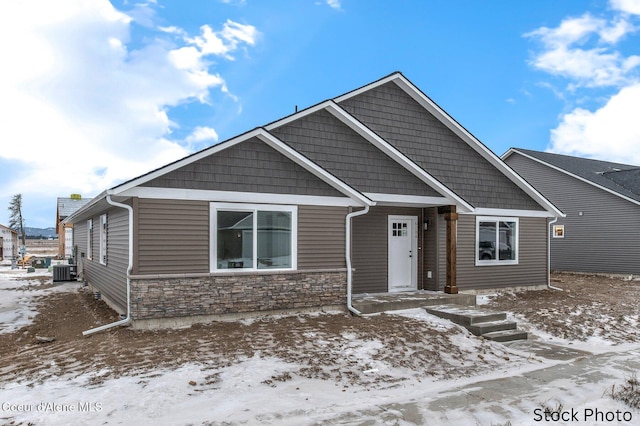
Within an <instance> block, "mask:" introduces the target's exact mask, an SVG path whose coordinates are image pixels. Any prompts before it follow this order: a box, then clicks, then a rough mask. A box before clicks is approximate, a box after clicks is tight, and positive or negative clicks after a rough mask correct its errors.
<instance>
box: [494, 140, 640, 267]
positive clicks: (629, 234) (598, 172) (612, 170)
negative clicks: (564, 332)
mask: <svg viewBox="0 0 640 426" xmlns="http://www.w3.org/2000/svg"><path fill="white" fill-rule="evenodd" d="M503 159H504V161H505V162H506V163H507V164H508V165H509V166H511V167H512V168H513V169H514V170H515V171H516V172H518V173H519V174H520V175H521V176H522V177H524V178H525V179H526V180H527V181H528V182H530V183H531V184H532V185H533V186H534V187H535V188H536V189H537V190H539V191H540V192H541V193H542V194H543V195H544V196H545V197H546V198H547V199H549V200H551V201H552V202H553V203H554V205H556V206H557V207H558V208H559V209H561V210H562V211H563V212H564V213H566V217H564V218H559V219H558V221H557V222H555V223H554V224H553V225H552V226H553V234H552V238H551V268H552V269H553V270H558V271H576V272H602V273H620V274H640V262H639V261H638V259H640V167H638V166H633V165H629V164H619V163H611V162H608V161H599V160H591V159H586V158H578V157H572V156H568V155H559V154H551V153H548V152H539V151H532V150H526V149H520V148H512V149H510V150H509V151H507V152H506V153H505V154H504V155H503Z"/></svg>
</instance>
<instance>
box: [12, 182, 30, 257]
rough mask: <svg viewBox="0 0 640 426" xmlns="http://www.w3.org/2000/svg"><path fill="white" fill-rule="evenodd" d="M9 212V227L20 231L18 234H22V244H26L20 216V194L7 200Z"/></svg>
mask: <svg viewBox="0 0 640 426" xmlns="http://www.w3.org/2000/svg"><path fill="white" fill-rule="evenodd" d="M9 212H10V213H11V215H10V216H9V228H11V229H14V230H16V231H18V232H20V235H22V245H23V246H26V245H27V243H26V241H25V238H26V236H25V234H24V219H23V217H22V194H16V195H14V196H13V197H11V201H10V202H9Z"/></svg>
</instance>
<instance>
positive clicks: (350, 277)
mask: <svg viewBox="0 0 640 426" xmlns="http://www.w3.org/2000/svg"><path fill="white" fill-rule="evenodd" d="M367 213H369V206H368V205H365V206H364V209H362V210H358V211H357V212H351V213H349V214H348V215H347V219H346V224H345V225H346V236H345V257H346V260H347V309H349V312H351V313H353V314H354V315H357V316H360V315H362V312H360V311H359V310H357V309H356V308H354V307H353V305H352V304H351V289H352V285H353V272H352V271H351V218H354V217H356V216H362V215H364V214H367Z"/></svg>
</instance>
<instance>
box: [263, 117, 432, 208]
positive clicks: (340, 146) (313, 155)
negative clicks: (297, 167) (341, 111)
mask: <svg viewBox="0 0 640 426" xmlns="http://www.w3.org/2000/svg"><path fill="white" fill-rule="evenodd" d="M271 133H273V134H274V135H275V136H277V137H278V138H280V139H281V140H283V141H284V142H286V143H287V144H288V145H290V146H291V147H293V148H294V149H295V150H297V151H299V152H301V153H302V154H304V155H305V156H307V157H308V158H309V159H311V160H312V161H314V162H316V163H317V164H319V165H320V166H321V167H323V168H324V169H326V170H328V171H329V172H330V173H332V174H334V175H335V176H337V177H338V178H340V179H342V180H344V181H345V182H346V183H347V184H348V185H352V186H354V187H355V188H357V189H358V190H359V191H363V192H377V193H390V194H406V195H422V196H434V197H436V196H440V194H439V193H438V192H436V191H435V190H434V189H432V188H431V187H429V186H428V185H427V184H425V183H424V182H422V181H421V180H419V179H418V178H417V177H415V176H414V175H413V174H411V173H410V172H409V171H407V170H406V169H405V168H404V167H402V166H401V165H400V164H398V163H397V162H395V161H394V160H392V159H391V158H389V157H388V156H387V155H386V154H384V153H383V152H382V151H380V150H379V149H377V148H376V147H374V146H373V145H372V144H371V143H370V142H368V141H367V140H365V139H364V138H363V137H362V136H360V135H358V134H357V133H356V132H355V131H353V130H351V129H350V128H349V127H348V126H346V125H345V124H344V123H342V122H341V121H340V120H338V119H337V118H335V117H334V116H333V115H331V114H330V113H329V112H327V111H324V110H321V111H318V112H316V113H314V114H310V115H308V116H305V117H301V118H299V119H298V120H295V121H294V122H292V123H288V124H285V125H283V126H281V127H278V128H275V129H273V130H272V131H271Z"/></svg>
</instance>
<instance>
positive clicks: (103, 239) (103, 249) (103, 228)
mask: <svg viewBox="0 0 640 426" xmlns="http://www.w3.org/2000/svg"><path fill="white" fill-rule="evenodd" d="M100 263H101V264H102V265H106V264H107V215H106V213H105V214H103V215H102V216H100Z"/></svg>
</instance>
